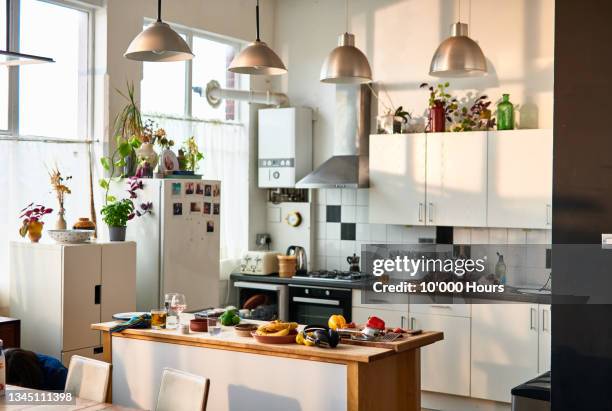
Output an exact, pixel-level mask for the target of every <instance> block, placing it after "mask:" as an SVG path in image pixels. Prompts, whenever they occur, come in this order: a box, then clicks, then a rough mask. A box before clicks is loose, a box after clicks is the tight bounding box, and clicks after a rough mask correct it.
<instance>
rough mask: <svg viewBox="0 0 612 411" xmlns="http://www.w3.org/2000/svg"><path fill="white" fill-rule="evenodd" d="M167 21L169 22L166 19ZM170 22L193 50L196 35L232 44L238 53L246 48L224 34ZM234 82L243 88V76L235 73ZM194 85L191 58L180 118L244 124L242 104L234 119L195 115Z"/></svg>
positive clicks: (150, 114) (154, 114)
mask: <svg viewBox="0 0 612 411" xmlns="http://www.w3.org/2000/svg"><path fill="white" fill-rule="evenodd" d="M154 21H155V19H151V18H145V19H144V24H143V26H148V25H149V24H151V23H153V22H154ZM166 23H168V22H167V21H166ZM168 24H169V25H170V27H172V29H173V30H174V31H176V32H177V33H178V34H180V35H183V36H185V42H186V43H187V45H189V48H190V49H191V50H193V38H194V37H200V38H202V39H205V40H209V41H214V42H217V43H221V44H225V45H227V46H230V47H232V48H233V49H234V51H235V52H236V54H238V53H240V51H242V49H243V48H244V44H243V43H241V42H240V41H237V40H232V39H230V38H228V37H224V36H222V35H218V34H213V33H209V32H206V31H204V30H198V29H194V28H190V27H186V26H183V25H180V24H174V23H168ZM196 58H197V56H196ZM143 70H144V68H143ZM143 79H144V75H143ZM234 84H235V85H234V88H235V89H241V87H242V85H243V81H242V76H240V75H238V74H235V82H234ZM192 87H193V59H190V60H186V61H185V101H184V104H183V107H184V111H183V114H182V117H181V118H179V119H180V120H188V121H193V120H196V121H205V122H206V121H214V122H221V123H228V124H242V110H241V104H236V105H235V106H234V113H235V115H234V119H233V120H226V119H209V118H199V117H194V116H193V114H192V113H193V98H192V93H193V91H192ZM204 91H205V90H202V92H203V93H204ZM202 98H205V96H204V95H203V96H202ZM142 114H143V116H145V117H153V118H154V117H159V116H163V117H170V118H175V116H172V115H168V114H167V113H157V112H143V113H142Z"/></svg>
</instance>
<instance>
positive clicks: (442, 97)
mask: <svg viewBox="0 0 612 411" xmlns="http://www.w3.org/2000/svg"><path fill="white" fill-rule="evenodd" d="M419 87H420V88H427V89H429V100H428V106H429V108H430V109H432V108H434V107H436V106H442V107H443V108H444V113H445V114H446V116H447V117H446V119H447V120H448V121H453V120H452V118H451V117H450V116H451V114H453V113H454V112H455V110H457V107H458V104H457V99H456V98H455V97H453V96H451V95H450V94H449V92H448V88H449V87H450V83H448V82H446V83H438V84H437V85H430V84H428V83H422V84H421V85H420V86H419Z"/></svg>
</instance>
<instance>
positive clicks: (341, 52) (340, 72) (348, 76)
mask: <svg viewBox="0 0 612 411" xmlns="http://www.w3.org/2000/svg"><path fill="white" fill-rule="evenodd" d="M345 17H346V32H345V33H344V34H341V35H340V37H339V39H338V47H336V48H335V49H333V50H332V51H331V53H329V56H327V59H325V62H324V63H323V67H321V82H323V83H335V84H363V83H370V82H371V81H372V69H371V68H370V63H369V62H368V58H367V57H366V56H365V54H363V53H362V52H361V50H359V49H358V48H357V47H355V35H354V34H351V33H349V9H348V0H346V1H345Z"/></svg>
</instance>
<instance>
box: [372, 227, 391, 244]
mask: <svg viewBox="0 0 612 411" xmlns="http://www.w3.org/2000/svg"><path fill="white" fill-rule="evenodd" d="M370 240H372V241H373V242H377V243H381V244H384V243H386V242H387V226H386V225H385V224H370Z"/></svg>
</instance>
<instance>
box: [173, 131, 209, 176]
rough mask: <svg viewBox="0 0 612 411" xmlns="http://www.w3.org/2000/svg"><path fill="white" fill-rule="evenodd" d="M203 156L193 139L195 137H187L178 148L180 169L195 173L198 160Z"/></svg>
mask: <svg viewBox="0 0 612 411" xmlns="http://www.w3.org/2000/svg"><path fill="white" fill-rule="evenodd" d="M203 158H204V155H203V154H202V153H201V152H200V150H199V148H198V143H196V141H195V137H194V136H191V137H189V138H188V139H187V140H186V141H185V142H184V143H183V147H182V148H181V150H179V164H180V166H181V170H187V171H191V172H192V173H195V172H196V171H197V169H198V168H199V166H200V165H199V164H198V163H199V162H200V160H202V159H203Z"/></svg>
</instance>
